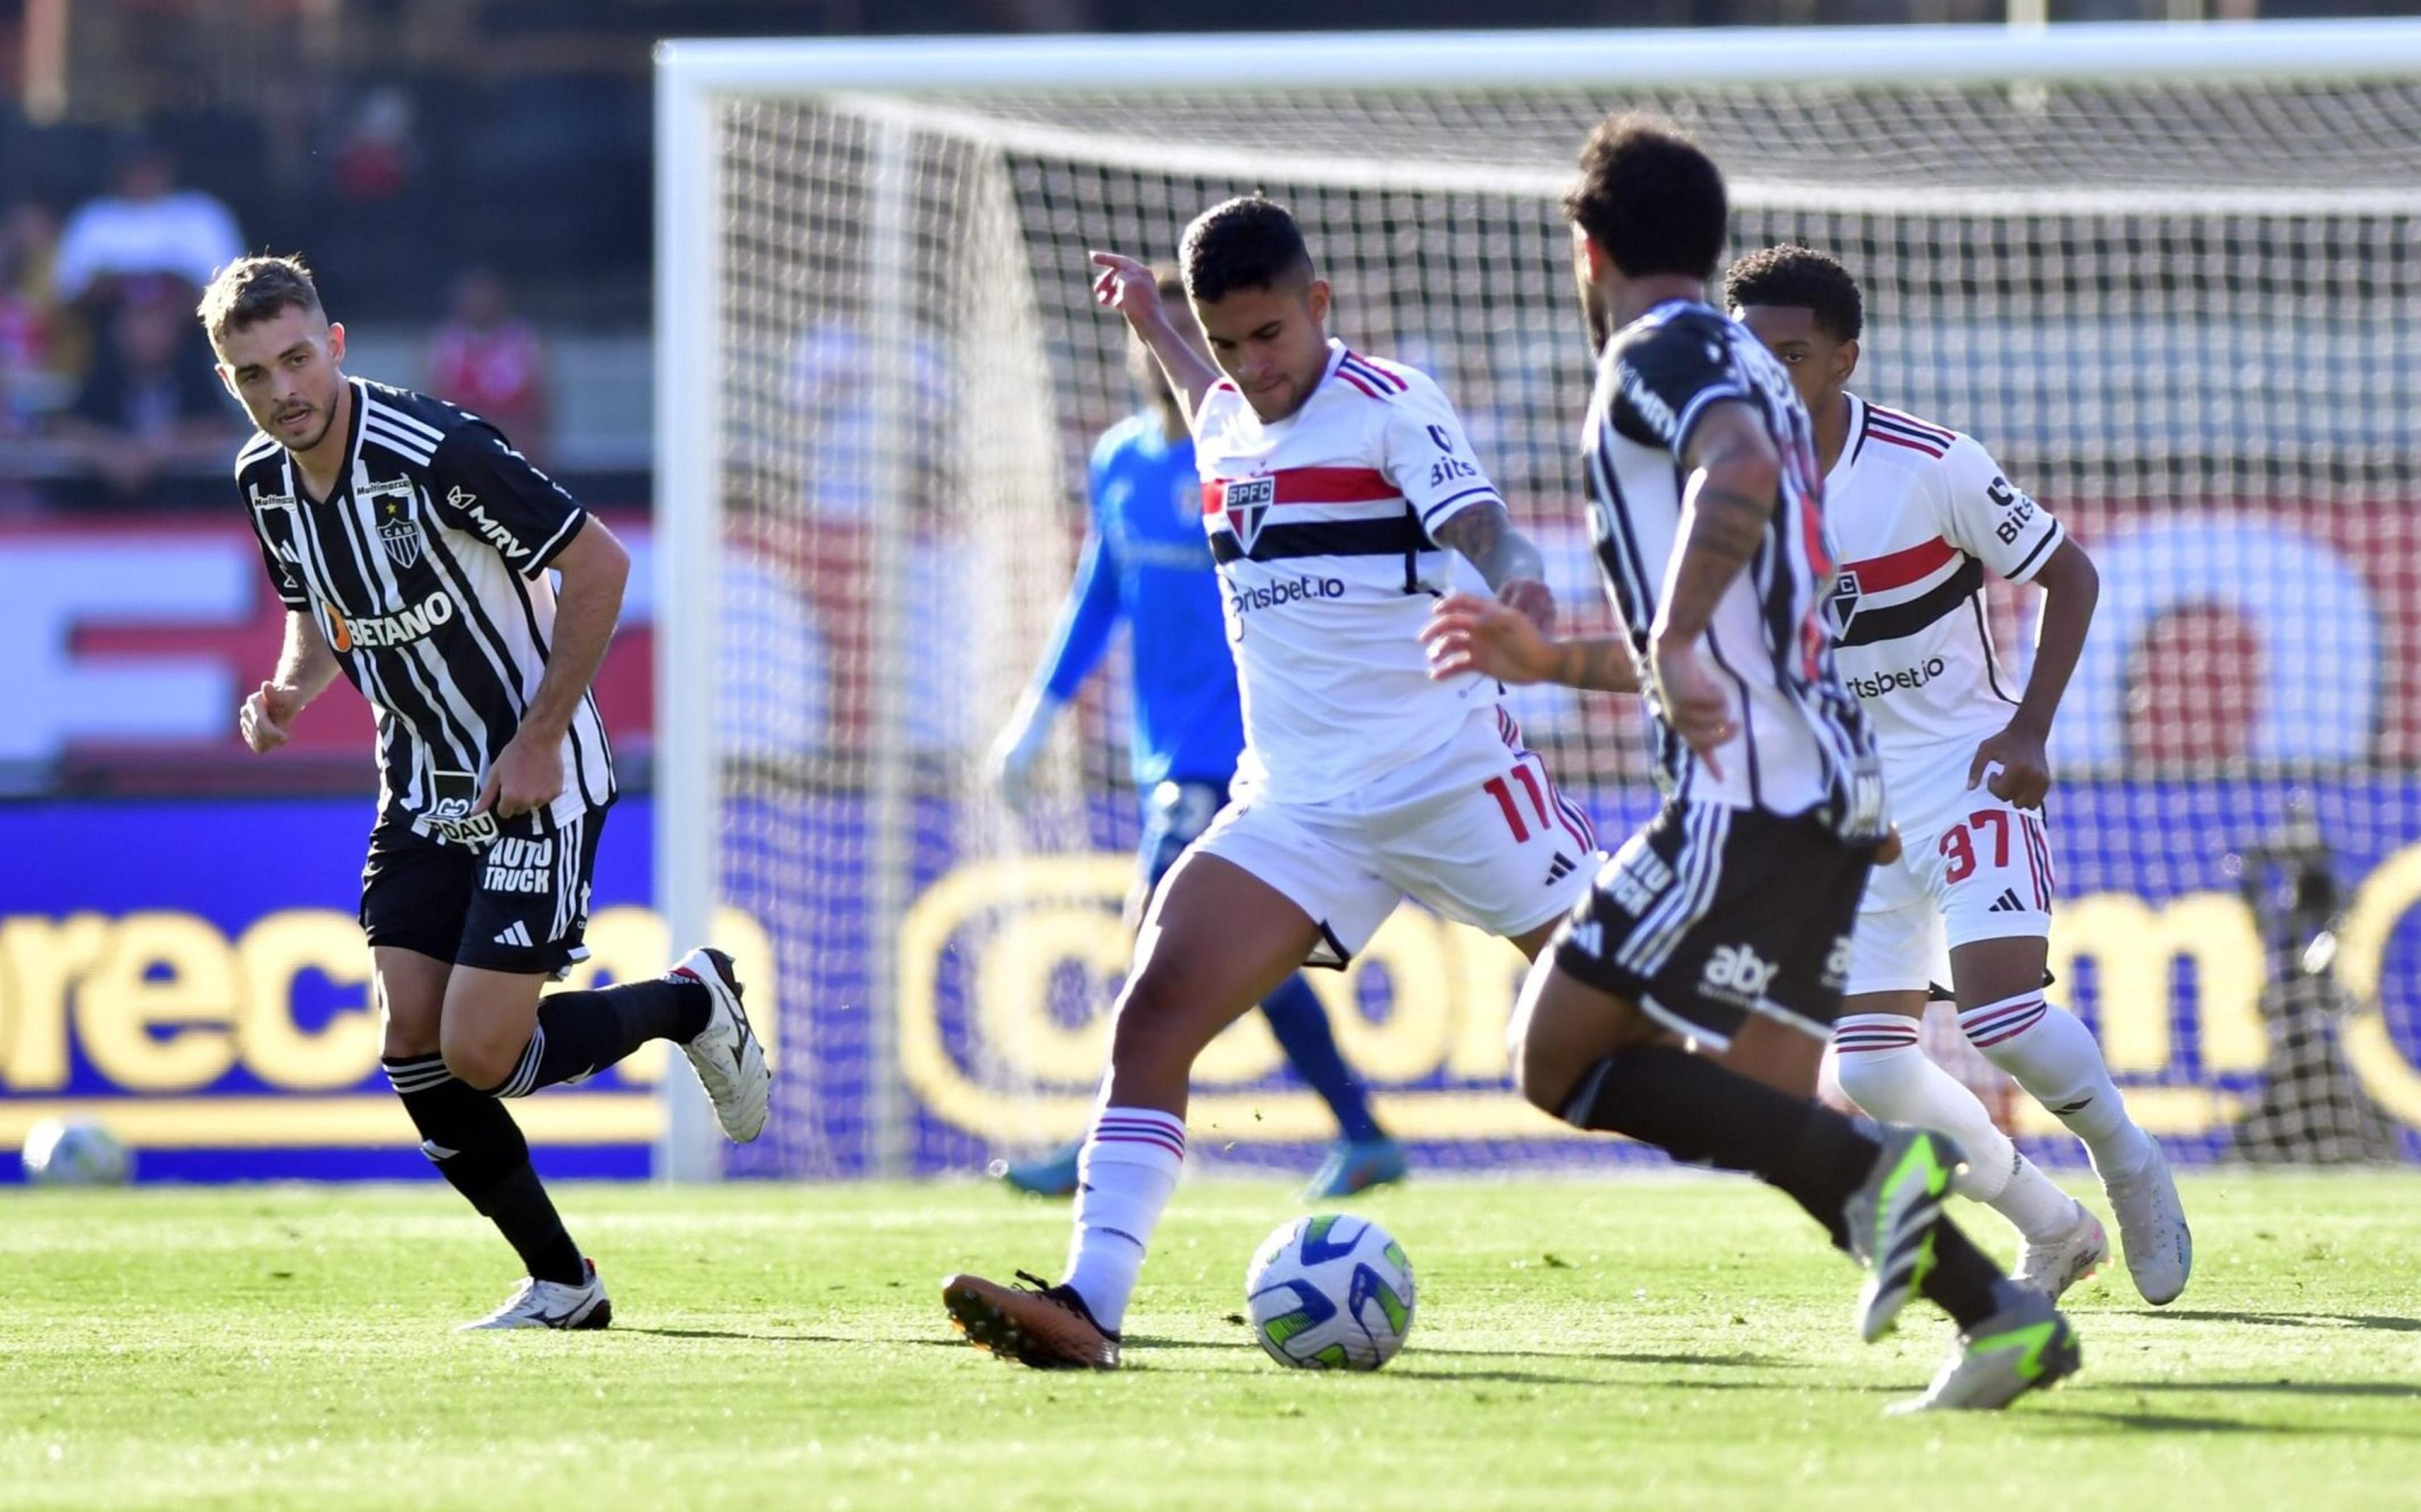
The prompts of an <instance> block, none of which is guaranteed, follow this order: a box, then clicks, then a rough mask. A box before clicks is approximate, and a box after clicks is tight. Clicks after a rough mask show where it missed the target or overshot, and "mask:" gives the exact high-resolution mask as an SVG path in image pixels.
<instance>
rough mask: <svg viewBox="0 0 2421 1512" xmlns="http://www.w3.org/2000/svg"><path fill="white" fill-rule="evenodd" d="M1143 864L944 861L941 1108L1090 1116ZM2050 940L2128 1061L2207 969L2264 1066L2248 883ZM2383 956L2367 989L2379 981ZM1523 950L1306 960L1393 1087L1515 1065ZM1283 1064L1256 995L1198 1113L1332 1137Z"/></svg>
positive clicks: (2213, 1060) (2377, 1061)
mask: <svg viewBox="0 0 2421 1512" xmlns="http://www.w3.org/2000/svg"><path fill="white" fill-rule="evenodd" d="M1129 865H1130V864H1129V862H1128V860H1127V858H1125V857H1123V856H1117V855H1075V856H1046V857H1023V858H1017V859H1014V860H1005V861H992V862H978V863H974V864H971V865H967V866H963V867H961V868H960V869H958V870H957V871H954V872H951V873H949V874H948V875H946V876H945V877H944V878H943V879H942V880H941V881H938V882H936V883H935V884H934V885H933V886H932V887H931V888H929V889H928V890H927V891H926V892H925V894H924V895H922V896H920V897H919V898H918V899H917V900H916V902H915V904H914V907H912V908H911V910H910V911H909V915H908V919H907V921H906V924H905V926H904V927H903V928H902V930H901V934H900V937H899V941H898V948H899V952H900V957H899V968H900V969H899V981H900V985H901V997H900V1001H899V1003H898V1005H897V1012H898V1014H899V1022H900V1044H901V1047H902V1058H903V1067H904V1069H905V1071H906V1074H907V1080H908V1083H909V1085H910V1088H911V1090H912V1091H913V1092H914V1094H915V1095H916V1096H917V1098H918V1099H920V1100H921V1101H922V1102H923V1103H924V1105H925V1106H926V1107H927V1108H928V1109H929V1110H930V1111H931V1112H932V1113H933V1114H934V1115H936V1116H938V1117H940V1118H942V1119H944V1120H945V1121H946V1122H949V1123H951V1124H953V1125H956V1126H958V1127H960V1128H962V1129H965V1130H969V1131H970V1132H975V1133H978V1134H982V1135H984V1136H986V1137H989V1138H994V1139H1003V1140H1007V1141H1009V1142H1018V1141H1028V1140H1039V1139H1042V1138H1046V1137H1060V1136H1065V1135H1068V1134H1071V1133H1074V1132H1077V1131H1079V1130H1082V1128H1083V1127H1084V1123H1085V1119H1086V1115H1087V1114H1088V1113H1089V1111H1090V1108H1091V1104H1092V1088H1093V1084H1094V1083H1093V1080H1092V1079H1093V1077H1094V1076H1095V1075H1096V1074H1097V1072H1098V1069H1099V1068H1100V1067H1101V1064H1102V1058H1103V1056H1104V1055H1105V1054H1106V1053H1107V1049H1108V1029H1109V1026H1108V1023H1107V1021H1106V1019H1107V1015H1106V1008H1107V1004H1108V999H1109V996H1110V994H1111V988H1110V986H1109V984H1112V983H1114V982H1115V981H1116V979H1117V974H1118V972H1119V969H1120V967H1121V966H1122V964H1123V963H1124V960H1125V959H1126V955H1127V941H1126V937H1125V934H1124V932H1123V930H1122V929H1120V928H1119V927H1117V902H1118V899H1119V897H1120V896H1121V895H1122V894H1123V892H1124V890H1125V887H1126V885H1127V879H1128V875H1129V873H1128V867H1129ZM2416 903H2421V846H2415V847H2413V849H2412V850H2408V851H2406V852H2403V853H2402V854H2400V855H2399V856H2398V857H2397V858H2395V859H2394V860H2393V861H2392V862H2391V863H2390V864H2389V865H2386V866H2382V868H2381V870H2380V872H2379V873H2377V874H2376V875H2375V876H2374V877H2373V879H2372V880H2371V881H2370V883H2369V884H2367V885H2366V888H2365V890H2364V893H2363V895H2362V896H2361V898H2360V899H2359V900H2358V902H2357V906H2356V909H2355V914H2354V917H2353V919H2352V920H2351V921H2350V923H2349V926H2348V929H2347V942H2346V950H2347V955H2348V957H2349V958H2350V959H2348V961H2347V965H2346V968H2345V969H2346V973H2347V976H2348V980H2349V981H2350V982H2352V983H2354V984H2355V985H2356V986H2357V989H2358V990H2375V979H2376V976H2377V974H2378V970H2379V967H2378V962H2379V959H2380V958H2381V955H2382V951H2383V949H2384V943H2385V939H2386V935H2387V933H2388V932H2389V931H2390V930H2392V929H2393V927H2395V924H2396V922H2397V921H2398V919H2400V918H2402V917H2403V915H2404V914H2405V913H2406V912H2409V911H2410V910H2411V909H2412V908H2413V906H2414V905H2415V904H2416ZM2365 931H2367V932H2365ZM2353 958H2359V959H2353ZM2051 960H2052V966H2053V970H2054V972H2055V973H2057V974H2058V975H2059V976H2060V978H2061V979H2062V980H2063V981H2064V982H2067V981H2073V980H2075V978H2076V977H2077V975H2078V971H2079V967H2080V965H2081V964H2082V963H2084V962H2086V961H2090V962H2091V963H2092V968H2093V970H2092V975H2093V977H2094V981H2095V986H2096V990H2095V993H2094V997H2095V1000H2096V1004H2097V1006H2098V1009H2099V1013H2098V1017H2099V1020H2100V1028H2101V1037H2102V1040H2103V1044H2104V1048H2105V1052H2106V1053H2107V1055H2108V1057H2109V1060H2110V1064H2111V1068H2112V1069H2113V1070H2115V1071H2116V1072H2118V1073H2119V1074H2120V1075H2122V1076H2126V1077H2131V1078H2147V1077H2152V1076H2163V1075H2169V1074H2173V1073H2174V1071H2175V1070H2176V1067H2177V1062H2178V1060H2179V1046H2178V1045H2177V1044H2176V1043H2175V1031H2174V1025H2175V1023H2176V1022H2177V1015H2178V1010H2179V1005H2180V1003H2181V1002H2183V1001H2185V1000H2186V999H2187V997H2188V995H2189V990H2190V992H2191V1000H2192V1003H2193V1008H2194V1020H2193V1022H2194V1045H2195V1052H2194V1062H2193V1063H2194V1065H2195V1068H2196V1069H2197V1071H2198V1072H2199V1073H2200V1075H2201V1076H2203V1077H2206V1078H2213V1077H2218V1076H2235V1075H2247V1074H2257V1073H2258V1072H2259V1071H2260V1070H2261V1069H2262V1068H2263V1067H2264V1065H2265V1064H2266V1061H2267V1057H2268V1049H2269V1045H2268V1035H2267V1030H2266V1027H2265V1024H2264V1021H2263V1019H2262V1016H2261V992H2262V990H2263V987H2264V984H2265V982H2266V980H2267V975H2268V971H2267V954H2266V951H2265V949H2264V946H2263V944H2262V942H2261V938H2260V934H2259V930H2258V927H2257V923H2256V921H2255V919H2254V917H2253V915H2252V912H2251V911H2250V910H2249V909H2248V908H2247V907H2246V906H2245V905H2244V903H2243V902H2242V900H2241V899H2240V898H2238V897H2235V896H2231V895H2229V894H2225V893H2217V892H2209V893H2195V894H2190V895H2187V896H2183V897H2179V898H2176V899H2173V900H2171V901H2169V902H2167V903H2164V904H2159V905H2154V904H2150V903H2148V902H2146V901H2145V900H2144V899H2142V898H2139V897H2136V896H2132V895H2127V894H2118V893H2105V894H2099V895H2095V896H2088V897H2084V898H2080V899H2077V900H2076V901H2075V902H2073V903H2070V904H2069V905H2067V906H2066V907H2064V908H2063V910H2062V911H2061V912H2059V913H2058V914H2056V915H2055V916H2054V923H2053V937H2052V949H2051ZM945 961H951V962H955V963H956V966H955V968H954V969H953V970H952V972H951V978H950V979H951V980H953V981H954V982H955V990H954V991H952V992H951V993H949V994H946V996H947V997H948V998H949V999H951V1000H957V999H960V998H964V999H965V1000H966V1004H965V1010H964V1011H965V1012H966V1013H967V1014H968V1015H969V1016H970V1017H969V1018H968V1019H967V1020H965V1021H963V1022H964V1026H965V1028H967V1029H968V1030H970V1031H972V1032H971V1033H970V1034H969V1035H968V1036H967V1042H966V1043H965V1044H963V1045H961V1047H960V1048H958V1049H956V1050H953V1049H952V1048H951V1046H950V1044H949V1043H948V1041H947V1040H946V1038H945V1025H944V1022H943V1014H944V1012H945V1006H946V1004H945V992H944V990H943V983H944V980H945V976H944V971H945ZM2365 964H2366V965H2367V969H2368V972H2369V979H2370V981H2371V983H2372V986H2371V988H2369V989H2365V988H2364V987H2363V986H2362V983H2363V980H2364V978H2363V977H2362V970H2363V968H2364V966H2365ZM1070 967H1073V968H1075V969H1076V970H1077V971H1079V972H1081V973H1082V974H1085V975H1086V976H1088V977H1090V978H1092V979H1094V980H1097V981H1099V982H1101V983H1102V984H1104V988H1103V990H1102V991H1101V994H1100V1002H1099V1005H1098V1006H1097V1007H1096V1008H1095V1010H1094V1012H1093V1014H1092V1016H1090V1017H1087V1018H1085V1019H1083V1020H1081V1021H1072V1020H1069V1019H1067V1018H1065V1017H1063V1016H1061V1015H1059V1014H1054V1012H1053V1008H1052V1002H1051V993H1052V991H1053V990H1054V987H1053V984H1054V980H1057V981H1061V982H1064V981H1065V979H1066V978H1065V976H1064V973H1065V972H1066V971H1067V970H1068V969H1069V968H1070ZM1525 969H1526V968H1525V966H1524V963H1523V960H1522V958H1521V956H1520V954H1519V953H1518V952H1516V951H1515V950H1514V949H1513V948H1512V947H1511V946H1510V945H1509V944H1507V943H1505V942H1503V941H1500V940H1495V939H1492V938H1491V937H1489V936H1487V935H1485V934H1483V933H1481V932H1480V931H1477V930H1475V929H1470V928H1466V927H1462V926H1460V925H1453V924H1447V923H1445V922H1444V921H1441V920H1439V919H1437V918H1435V917H1434V916H1432V915H1430V914H1428V913H1426V912H1420V911H1418V910H1414V909H1405V910H1400V911H1398V912H1397V914H1396V915H1395V916H1394V917H1393V918H1391V919H1390V920H1389V921H1388V922H1387V924H1386V925H1385V927H1382V929H1381V931H1380V933H1379V935H1378V936H1377V938H1375V939H1374V940H1372V942H1371V943H1370V945H1369V947H1368V948H1367V950H1365V951H1364V952H1363V954H1362V956H1361V957H1360V958H1359V959H1357V960H1356V961H1355V963H1354V965H1353V967H1352V969H1351V970H1350V971H1349V972H1346V973H1344V974H1331V973H1324V972H1313V973H1311V974H1310V979H1311V980H1312V982H1313V983H1314V985H1315V987H1316V989H1317V990H1319V992H1320V997H1321V1000H1322V1002H1323V1003H1324V1005H1326V1006H1327V1008H1328V1010H1329V1013H1330V1015H1331V1019H1332V1021H1333V1022H1334V1024H1335V1029H1336V1034H1337V1041H1338V1045H1339V1047H1340V1048H1341V1049H1342V1050H1343V1051H1344V1052H1346V1055H1347V1058H1348V1059H1349V1060H1351V1062H1352V1063H1353V1064H1354V1066H1355V1067H1356V1068H1357V1069H1358V1070H1360V1071H1361V1072H1362V1073H1363V1074H1364V1075H1365V1076H1367V1077H1368V1078H1369V1079H1370V1080H1371V1081H1372V1082H1373V1083H1378V1084H1379V1085H1380V1086H1382V1087H1385V1086H1388V1085H1389V1084H1395V1085H1398V1086H1400V1085H1401V1084H1402V1083H1417V1082H1421V1081H1425V1080H1429V1079H1430V1078H1432V1077H1434V1076H1436V1075H1438V1074H1439V1073H1441V1072H1443V1073H1444V1075H1445V1077H1447V1078H1448V1079H1450V1080H1451V1081H1454V1082H1457V1083H1501V1082H1502V1080H1503V1079H1504V1078H1505V1076H1506V1074H1507V1057H1506V1049H1505V1038H1504V1036H1505V1029H1506V1025H1507V1021H1509V1019H1510V1016H1511V1011H1512V1006H1513V1003H1514V1000H1515V997H1516V995H1517V994H1518V992H1519V990H1520V985H1521V981H1522V977H1523V972H1524V970H1525ZM1366 1006H1367V1007H1369V1008H1372V1009H1375V1010H1377V1011H1373V1012H1366V1011H1365V1008H1366ZM1062 1013H1063V1014H1064V1005H1063V1007H1062ZM2349 1036H2350V1049H2351V1050H2352V1051H2353V1052H2354V1053H2355V1055H2356V1060H2357V1067H2358V1069H2359V1070H2360V1071H2361V1073H2362V1075H2363V1077H2364V1079H2365V1081H2366V1083H2368V1084H2369V1085H2370V1086H2371V1089H2372V1091H2373V1092H2374V1094H2375V1095H2377V1096H2379V1098H2380V1099H2381V1101H2382V1103H2383V1104H2385V1105H2387V1106H2388V1107H2390V1108H2391V1109H2393V1110H2395V1111H2396V1112H2397V1113H2398V1115H2399V1116H2403V1117H2405V1118H2407V1119H2411V1120H2414V1121H2421V1069H2416V1068H2414V1067H2413V1066H2412V1065H2411V1064H2409V1063H2408V1062H2407V1061H2405V1059H2404V1058H2403V1057H2402V1056H2401V1055H2400V1054H2398V1052H2397V1050H2396V1047H2395V1046H2394V1044H2393V1043H2391V1042H2390V1041H2389V1040H2388V1038H2387V1035H2386V1030H2385V1027H2384V1024H2383V1022H2382V1021H2380V1019H2379V1016H2378V1014H2377V1011H2376V1010H2375V1009H2373V1010H2370V1011H2368V1012H2367V1013H2366V1015H2365V1016H2363V1017H2360V1018H2358V1019H2357V1020H2356V1021H2355V1022H2354V1024H2353V1025H2352V1027H2351V1030H2350V1031H2349ZM1273 1065H1274V1060H1273V1050H1272V1048H1271V1047H1270V1046H1269V1045H1268V1044H1267V1036H1266V1033H1265V1031H1263V1030H1262V1029H1261V1025H1260V1021H1259V1019H1258V1016H1257V1015H1248V1016H1246V1018H1245V1019H1244V1021H1242V1023H1241V1024H1240V1025H1239V1026H1238V1027H1237V1028H1236V1029H1234V1030H1231V1031H1230V1032H1229V1033H1228V1034H1227V1035H1226V1036H1225V1037H1222V1039H1221V1040H1220V1041H1219V1042H1218V1044H1217V1045H1216V1046H1214V1048H1213V1050H1212V1051H1211V1052H1209V1053H1207V1054H1206V1055H1205V1056H1204V1058H1203V1061H1202V1063H1201V1064H1200V1065H1199V1066H1198V1067H1197V1068H1196V1073H1195V1088H1196V1091H1195V1098H1194V1100H1193V1104H1192V1107H1191V1110H1190V1113H1189V1122H1191V1123H1192V1124H1193V1125H1194V1126H1195V1129H1196V1130H1201V1131H1203V1132H1205V1133H1209V1134H1214V1135H1216V1136H1217V1137H1221V1138H1226V1139H1237V1140H1302V1139H1316V1138H1321V1137H1325V1136H1326V1134H1327V1133H1328V1132H1329V1125H1328V1122H1327V1118H1326V1115H1325V1113H1324V1112H1323V1111H1322V1110H1321V1108H1320V1105H1319V1103H1318V1102H1317V1100H1316V1099H1312V1098H1310V1097H1308V1096H1307V1095H1304V1094H1301V1093H1296V1092H1292V1091H1253V1090H1250V1089H1249V1087H1248V1085H1247V1083H1255V1082H1257V1081H1258V1080H1260V1079H1261V1078H1263V1077H1265V1076H1266V1075H1268V1073H1269V1072H1270V1070H1271V1069H1272V1068H1273ZM2128 1099H2129V1105H2130V1107H2131V1108H2132V1109H2134V1110H2135V1112H2136V1114H2137V1116H2138V1117H2139V1118H2140V1119H2141V1120H2142V1121H2143V1122H2144V1123H2145V1124H2146V1125H2147V1126H2148V1127H2149V1128H2153V1129H2154V1130H2156V1131H2158V1132H2162V1133H2173V1134H2192V1133H2202V1132H2208V1131H2209V1130H2212V1129H2215V1128H2219V1127H2223V1126H2225V1125H2226V1123H2227V1122H2229V1121H2230V1120H2232V1119H2233V1118H2234V1117H2236V1116H2237V1115H2239V1113H2240V1111H2241V1098H2240V1097H2239V1096H2238V1095H2236V1094H2234V1093H2231V1092H2229V1091H2227V1090H2226V1089H2225V1088H2222V1087H2220V1086H2217V1085H2213V1084H2210V1083H2204V1084H2192V1085H2178V1084H2169V1085H2160V1086H2144V1085H2138V1086H2134V1087H2131V1088H2130V1090H2129V1093H2128ZM1377 1101H1378V1104H1379V1106H1380V1108H1381V1109H1382V1112H1383V1113H1384V1115H1385V1116H1386V1117H1387V1119H1388V1120H1389V1122H1390V1123H1391V1125H1393V1126H1394V1127H1396V1128H1398V1130H1400V1131H1401V1132H1402V1133H1404V1134H1405V1135H1406V1136H1408V1137H1414V1138H1424V1139H1483V1138H1506V1139H1539V1138H1557V1137H1567V1136H1569V1135H1570V1130H1566V1129H1564V1128H1563V1126H1561V1125H1560V1124H1557V1123H1555V1122H1554V1121H1553V1120H1551V1119H1549V1118H1547V1117H1546V1116H1545V1115H1541V1114H1539V1113H1538V1112H1537V1111H1536V1110H1534V1109H1531V1108H1530V1107H1528V1106H1527V1104H1525V1103H1523V1101H1522V1100H1521V1099H1519V1098H1517V1097H1515V1096H1513V1095H1512V1094H1511V1093H1510V1092H1509V1091H1507V1090H1503V1089H1501V1087H1500V1086H1497V1085H1488V1084H1483V1085H1480V1086H1475V1087H1469V1088H1468V1089H1466V1090H1456V1091H1420V1090H1404V1091H1394V1092H1386V1091H1382V1093H1381V1094H1380V1096H1379V1097H1378V1099H1377ZM2021 1115H2022V1116H2023V1117H2025V1118H2026V1119H2027V1127H2028V1128H2029V1129H2030V1130H2045V1131H2048V1130H2055V1129H2056V1127H2057V1125H2056V1122H2055V1120H2053V1119H2052V1118H2051V1116H2050V1115H2048V1114H2043V1113H2041V1112H2040V1110H2038V1109H2036V1108H2034V1107H2033V1106H2032V1105H2031V1103H2026V1104H2024V1105H2023V1107H2022V1108H2021Z"/></svg>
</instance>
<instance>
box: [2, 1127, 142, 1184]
mask: <svg viewBox="0 0 2421 1512" xmlns="http://www.w3.org/2000/svg"><path fill="white" fill-rule="evenodd" d="M133 1174H134V1157H133V1155H132V1154H130V1153H129V1152H128V1151H127V1148H126V1146H124V1145H122V1144H120V1143H118V1139H117V1135H116V1134H113V1133H111V1132H110V1131H109V1130H106V1129H103V1128H102V1126H101V1125H99V1124H97V1123H94V1122H93V1121H91V1120H90V1119H88V1118H67V1119H61V1118H45V1119H43V1120H42V1121H41V1122H40V1123H38V1124H36V1125H35V1126H34V1127H33V1129H32V1130H30V1131H28V1132H27V1133H26V1135H25V1179H26V1180H28V1181H31V1182H33V1183H34V1184H35V1185H36V1186H48V1187H115V1186H123V1185H124V1184H125V1182H126V1179H127V1178H128V1177H131V1176H133Z"/></svg>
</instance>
